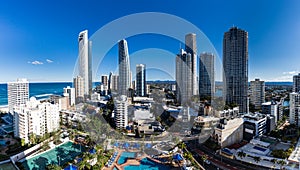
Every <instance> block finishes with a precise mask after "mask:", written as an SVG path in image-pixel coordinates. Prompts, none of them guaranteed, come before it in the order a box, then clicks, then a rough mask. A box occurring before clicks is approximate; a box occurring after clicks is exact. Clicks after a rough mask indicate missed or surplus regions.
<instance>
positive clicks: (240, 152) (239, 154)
mask: <svg viewBox="0 0 300 170" xmlns="http://www.w3.org/2000/svg"><path fill="white" fill-rule="evenodd" d="M246 156H247V155H246V153H245V152H244V151H239V152H238V157H240V158H241V159H243V158H244V157H246Z"/></svg>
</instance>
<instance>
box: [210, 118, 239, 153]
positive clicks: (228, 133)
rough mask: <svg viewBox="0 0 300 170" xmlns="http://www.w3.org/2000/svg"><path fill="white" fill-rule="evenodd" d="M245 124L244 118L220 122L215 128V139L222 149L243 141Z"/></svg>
mask: <svg viewBox="0 0 300 170" xmlns="http://www.w3.org/2000/svg"><path fill="white" fill-rule="evenodd" d="M243 123H244V120H243V118H234V119H229V120H226V119H225V118H224V119H222V120H220V124H219V125H218V126H217V128H215V136H214V139H216V140H217V141H218V144H219V145H220V146H221V147H222V148H224V147H226V146H230V145H232V144H234V143H238V142H241V141H242V140H243Z"/></svg>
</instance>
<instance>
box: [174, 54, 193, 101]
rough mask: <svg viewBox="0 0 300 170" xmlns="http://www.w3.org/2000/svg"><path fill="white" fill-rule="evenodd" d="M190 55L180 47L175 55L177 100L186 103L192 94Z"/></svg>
mask: <svg viewBox="0 0 300 170" xmlns="http://www.w3.org/2000/svg"><path fill="white" fill-rule="evenodd" d="M192 79H193V75H192V56H191V54H190V53H186V51H184V50H183V49H181V51H180V54H178V55H177V56H176V83H177V87H176V90H177V102H178V103H181V104H183V105H185V104H187V103H188V101H189V100H190V99H191V97H192V95H193V85H192V83H193V81H192Z"/></svg>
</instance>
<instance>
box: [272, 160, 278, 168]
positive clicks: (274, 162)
mask: <svg viewBox="0 0 300 170" xmlns="http://www.w3.org/2000/svg"><path fill="white" fill-rule="evenodd" d="M271 162H272V163H273V166H274V167H275V164H276V163H277V159H275V158H274V159H272V160H271Z"/></svg>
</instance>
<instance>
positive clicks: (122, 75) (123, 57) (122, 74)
mask: <svg viewBox="0 0 300 170" xmlns="http://www.w3.org/2000/svg"><path fill="white" fill-rule="evenodd" d="M130 83H131V82H130V62H129V54H128V46H127V41H126V40H124V39H123V40H120V41H119V83H118V91H119V95H125V96H127V95H128V89H129V88H130Z"/></svg>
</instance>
